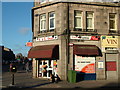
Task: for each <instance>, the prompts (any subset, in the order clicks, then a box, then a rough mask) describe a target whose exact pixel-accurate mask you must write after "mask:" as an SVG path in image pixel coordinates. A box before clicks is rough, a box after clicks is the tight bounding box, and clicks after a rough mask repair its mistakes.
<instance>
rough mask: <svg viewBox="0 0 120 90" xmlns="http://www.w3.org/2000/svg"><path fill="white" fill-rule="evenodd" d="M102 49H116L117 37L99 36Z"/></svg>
mask: <svg viewBox="0 0 120 90" xmlns="http://www.w3.org/2000/svg"><path fill="white" fill-rule="evenodd" d="M101 44H102V47H118V36H101Z"/></svg>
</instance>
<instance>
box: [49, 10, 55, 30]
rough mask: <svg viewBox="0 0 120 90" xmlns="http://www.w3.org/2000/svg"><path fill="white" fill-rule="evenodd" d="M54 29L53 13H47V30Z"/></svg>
mask: <svg viewBox="0 0 120 90" xmlns="http://www.w3.org/2000/svg"><path fill="white" fill-rule="evenodd" d="M54 29H55V13H54V12H51V13H49V30H50V31H52V30H54Z"/></svg>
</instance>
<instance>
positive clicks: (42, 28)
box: [40, 14, 46, 32]
mask: <svg viewBox="0 0 120 90" xmlns="http://www.w3.org/2000/svg"><path fill="white" fill-rule="evenodd" d="M45 31H46V14H42V15H40V32H45Z"/></svg>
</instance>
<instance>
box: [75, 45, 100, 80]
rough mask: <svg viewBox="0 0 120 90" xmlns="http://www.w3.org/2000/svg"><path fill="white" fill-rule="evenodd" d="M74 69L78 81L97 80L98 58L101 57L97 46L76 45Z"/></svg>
mask: <svg viewBox="0 0 120 90" xmlns="http://www.w3.org/2000/svg"><path fill="white" fill-rule="evenodd" d="M73 54H74V69H75V71H77V80H78V81H81V80H96V56H101V52H100V49H99V48H98V47H97V46H96V45H74V46H73Z"/></svg>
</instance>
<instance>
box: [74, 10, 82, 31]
mask: <svg viewBox="0 0 120 90" xmlns="http://www.w3.org/2000/svg"><path fill="white" fill-rule="evenodd" d="M74 22H75V30H82V11H75V21H74Z"/></svg>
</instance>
